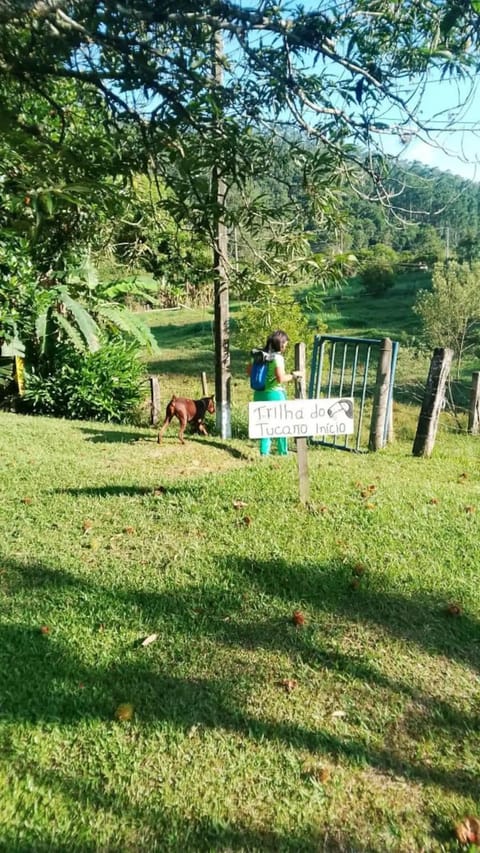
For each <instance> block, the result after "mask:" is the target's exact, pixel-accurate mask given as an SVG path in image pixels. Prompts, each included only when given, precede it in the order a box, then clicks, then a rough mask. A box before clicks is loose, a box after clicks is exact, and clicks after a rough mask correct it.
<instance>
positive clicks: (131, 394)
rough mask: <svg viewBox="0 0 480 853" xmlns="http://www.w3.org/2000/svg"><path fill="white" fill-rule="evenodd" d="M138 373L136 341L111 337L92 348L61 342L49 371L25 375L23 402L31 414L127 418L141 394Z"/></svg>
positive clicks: (141, 375) (141, 371)
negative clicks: (85, 349) (63, 345)
mask: <svg viewBox="0 0 480 853" xmlns="http://www.w3.org/2000/svg"><path fill="white" fill-rule="evenodd" d="M143 378H144V366H143V364H142V363H141V361H140V358H139V349H138V347H137V346H136V345H133V344H127V343H125V342H124V341H122V340H120V339H113V340H110V341H108V342H107V343H105V344H104V345H103V346H102V347H101V348H100V349H99V350H97V351H96V352H93V353H92V352H78V351H76V350H74V349H70V348H69V349H67V348H65V349H64V350H63V351H62V357H61V361H60V363H59V366H58V368H57V369H56V370H55V372H54V373H50V374H49V375H48V376H46V377H43V376H39V375H37V374H29V375H28V376H27V385H26V391H25V398H24V404H25V407H26V409H27V410H28V411H31V412H33V413H35V414H48V415H55V416H57V417H64V418H76V419H79V420H96V421H110V422H111V423H128V422H129V421H131V420H132V419H134V417H135V413H136V411H137V409H138V406H139V403H140V401H141V399H142V396H143V393H144V389H143V387H142V386H143V381H142V380H143Z"/></svg>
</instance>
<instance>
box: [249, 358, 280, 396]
mask: <svg viewBox="0 0 480 853" xmlns="http://www.w3.org/2000/svg"><path fill="white" fill-rule="evenodd" d="M250 357H251V359H252V367H251V371H250V388H252V389H253V391H265V385H266V384H267V372H268V365H269V363H270V362H271V361H273V359H274V358H275V353H273V352H265V351H264V350H263V349H252V351H251V353H250Z"/></svg>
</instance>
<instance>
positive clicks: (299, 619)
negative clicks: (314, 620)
mask: <svg viewBox="0 0 480 853" xmlns="http://www.w3.org/2000/svg"><path fill="white" fill-rule="evenodd" d="M292 622H293V624H294V625H305V622H306V619H305V614H304V613H302V611H301V610H294V612H293V615H292Z"/></svg>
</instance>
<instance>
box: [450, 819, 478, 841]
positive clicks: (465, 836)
mask: <svg viewBox="0 0 480 853" xmlns="http://www.w3.org/2000/svg"><path fill="white" fill-rule="evenodd" d="M455 835H456V836H457V839H458V840H459V842H460V844H480V820H479V819H478V817H472V815H468V816H467V817H464V818H463V820H462V821H461V822H460V823H457V825H456V827H455Z"/></svg>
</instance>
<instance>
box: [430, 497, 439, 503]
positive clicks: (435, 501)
mask: <svg viewBox="0 0 480 853" xmlns="http://www.w3.org/2000/svg"><path fill="white" fill-rule="evenodd" d="M429 503H431V504H438V498H430V500H429Z"/></svg>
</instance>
